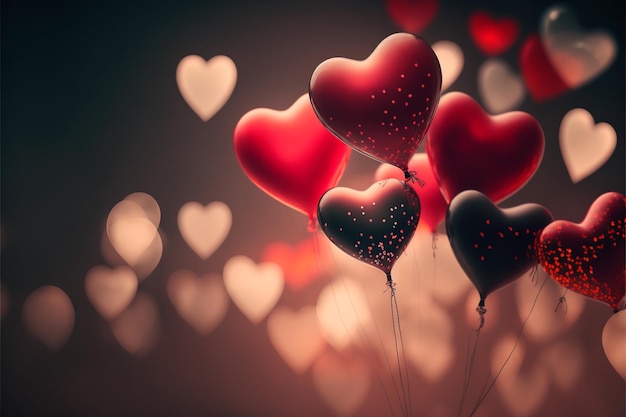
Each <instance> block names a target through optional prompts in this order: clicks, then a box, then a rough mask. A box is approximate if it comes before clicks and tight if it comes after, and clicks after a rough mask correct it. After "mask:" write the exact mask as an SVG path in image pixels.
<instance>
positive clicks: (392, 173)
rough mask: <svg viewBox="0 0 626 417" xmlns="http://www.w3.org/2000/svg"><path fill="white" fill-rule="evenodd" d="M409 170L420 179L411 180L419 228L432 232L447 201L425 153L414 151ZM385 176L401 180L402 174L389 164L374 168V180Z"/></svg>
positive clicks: (444, 213) (443, 214) (444, 212)
mask: <svg viewBox="0 0 626 417" xmlns="http://www.w3.org/2000/svg"><path fill="white" fill-rule="evenodd" d="M409 171H410V172H412V173H413V172H414V174H413V175H414V176H415V177H416V178H419V180H421V181H419V182H418V181H412V182H411V186H412V187H413V189H414V190H415V192H416V193H417V195H418V196H419V198H420V203H421V209H422V210H421V213H420V222H419V226H418V227H420V228H422V227H424V228H425V229H427V230H428V231H429V232H431V233H432V232H434V231H435V230H436V229H437V226H438V225H439V223H441V221H442V220H443V218H444V217H445V215H446V209H447V208H448V203H447V202H446V200H445V199H444V198H443V195H441V191H440V190H439V184H438V183H437V179H436V178H435V175H434V174H433V170H432V168H431V166H430V161H428V155H426V154H425V153H416V154H415V155H413V158H411V160H410V161H409ZM385 178H396V179H399V180H402V179H403V178H404V174H403V173H402V171H401V170H400V169H398V168H396V167H395V166H393V165H390V164H382V165H381V166H379V167H378V169H377V170H376V173H375V175H374V179H375V181H380V180H383V179H385Z"/></svg>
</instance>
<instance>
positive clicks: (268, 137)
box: [234, 94, 350, 230]
mask: <svg viewBox="0 0 626 417" xmlns="http://www.w3.org/2000/svg"><path fill="white" fill-rule="evenodd" d="M234 146H235V153H236V155H237V159H238V160H239V164H240V165H241V167H242V168H243V171H244V172H245V173H246V175H247V176H248V177H249V178H250V180H252V182H253V183H255V184H256V185H257V186H258V187H259V188H261V189H262V190H263V191H265V192H266V193H267V194H269V195H270V196H272V197H274V198H275V199H277V200H278V201H280V202H282V203H284V204H286V205H287V206H289V207H291V208H293V209H296V210H298V211H300V212H302V213H304V214H306V215H307V216H309V229H311V230H315V224H316V215H317V202H318V201H319V199H320V197H321V196H322V194H324V192H325V191H326V190H328V189H329V188H332V187H334V186H335V185H337V183H338V182H339V179H340V178H341V175H342V174H343V172H344V170H345V168H346V165H347V163H348V158H349V156H350V148H349V147H347V146H346V145H345V144H343V143H341V142H340V141H338V140H337V139H336V138H335V137H334V136H333V135H332V134H331V133H330V132H328V130H327V129H326V128H325V127H324V125H322V124H321V123H320V121H319V119H318V118H317V116H316V115H315V113H314V112H313V108H312V107H311V103H310V101H309V97H308V95H307V94H304V95H303V96H301V97H300V98H299V99H298V100H297V101H296V102H295V103H294V104H293V105H292V106H291V107H289V108H288V109H287V110H284V111H279V110H272V109H264V108H259V109H254V110H251V111H249V112H248V113H246V114H244V115H243V117H241V119H240V120H239V122H238V123H237V126H236V127H235V132H234Z"/></svg>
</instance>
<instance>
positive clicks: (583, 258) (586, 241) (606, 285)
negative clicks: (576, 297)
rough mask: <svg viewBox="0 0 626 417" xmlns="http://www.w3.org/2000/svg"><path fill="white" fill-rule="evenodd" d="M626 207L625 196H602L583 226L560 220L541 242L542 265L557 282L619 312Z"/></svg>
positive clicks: (624, 283) (625, 275)
mask: <svg viewBox="0 0 626 417" xmlns="http://www.w3.org/2000/svg"><path fill="white" fill-rule="evenodd" d="M625 203H626V199H625V198H624V195H623V194H620V193H616V192H609V193H605V194H602V195H601V196H599V197H598V198H597V199H596V200H595V201H594V202H593V203H592V204H591V206H590V207H589V210H588V211H587V215H586V216H585V219H584V220H583V221H582V223H578V224H576V223H571V222H569V221H566V220H557V221H555V222H553V223H551V224H550V225H549V226H548V227H546V228H545V229H544V230H543V232H542V233H541V235H540V237H539V242H538V251H539V259H540V260H541V265H542V266H543V269H545V270H546V272H547V273H548V274H549V275H550V276H551V277H552V278H553V279H554V280H555V281H557V282H558V283H559V284H561V285H562V286H563V287H565V288H568V289H570V290H572V291H574V292H577V293H579V294H582V295H585V296H587V297H590V298H592V299H594V300H597V301H602V302H604V303H606V304H608V305H610V306H611V307H613V309H615V310H616V309H617V306H618V305H619V303H620V301H621V300H622V298H623V297H624V291H625V290H624V287H625V286H626V271H625V269H624V264H625V259H624V250H625V249H626V247H625V245H624V239H625V238H626V230H625V226H624V215H625V211H626V208H625V207H626V206H625Z"/></svg>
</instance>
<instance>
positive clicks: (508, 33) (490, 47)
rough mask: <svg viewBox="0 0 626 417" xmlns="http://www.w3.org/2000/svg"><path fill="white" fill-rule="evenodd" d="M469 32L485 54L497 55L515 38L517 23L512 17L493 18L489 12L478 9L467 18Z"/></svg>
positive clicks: (509, 45) (517, 29) (508, 46)
mask: <svg viewBox="0 0 626 417" xmlns="http://www.w3.org/2000/svg"><path fill="white" fill-rule="evenodd" d="M469 32H470V35H471V37H472V39H473V40H474V43H475V44H476V46H477V47H478V49H480V50H481V51H482V52H484V53H485V54H487V55H499V54H501V53H503V52H504V51H506V50H507V49H509V48H510V47H511V45H513V43H514V42H515V40H516V39H517V35H518V33H519V24H518V23H517V21H516V20H515V19H513V18H512V17H504V18H495V17H493V16H492V15H491V14H490V13H489V12H486V11H478V12H475V13H472V15H471V16H470V18H469Z"/></svg>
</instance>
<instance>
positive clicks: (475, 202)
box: [446, 190, 553, 306]
mask: <svg viewBox="0 0 626 417" xmlns="http://www.w3.org/2000/svg"><path fill="white" fill-rule="evenodd" d="M552 221H553V218H552V214H551V213H550V212H549V211H548V209H546V208H545V207H543V206H541V205H539V204H534V203H527V204H522V205H519V206H516V207H511V208H506V209H501V208H499V207H497V206H496V205H495V204H493V202H492V201H491V200H489V198H487V196H486V195H484V194H483V193H481V192H478V191H475V190H466V191H463V192H462V193H460V194H459V195H457V196H456V197H454V198H453V199H452V201H451V202H450V206H449V207H448V212H447V215H446V232H447V234H448V238H449V240H450V246H451V248H452V251H453V252H454V255H455V257H456V259H457V260H458V261H459V265H461V267H462V268H463V270H464V271H465V273H466V274H467V276H468V277H469V279H470V280H471V281H472V283H473V284H474V286H475V287H476V290H478V293H479V294H480V303H479V305H481V306H484V303H485V298H486V297H487V295H489V294H490V293H492V292H493V291H495V290H498V289H500V288H502V287H504V286H506V285H508V284H510V283H512V282H513V281H515V280H516V279H517V278H519V277H520V276H521V275H522V274H523V273H524V272H525V271H527V270H528V269H530V268H531V267H533V266H535V265H537V263H538V258H537V254H536V250H535V242H536V241H537V237H538V236H539V234H540V233H541V231H542V230H543V229H544V228H545V227H546V226H547V225H548V224H550V223H551V222H552Z"/></svg>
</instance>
